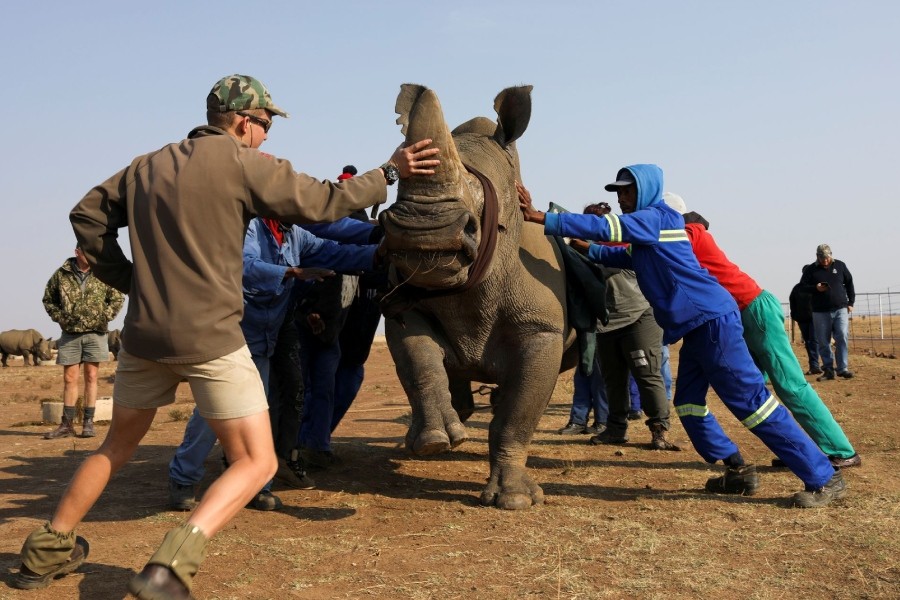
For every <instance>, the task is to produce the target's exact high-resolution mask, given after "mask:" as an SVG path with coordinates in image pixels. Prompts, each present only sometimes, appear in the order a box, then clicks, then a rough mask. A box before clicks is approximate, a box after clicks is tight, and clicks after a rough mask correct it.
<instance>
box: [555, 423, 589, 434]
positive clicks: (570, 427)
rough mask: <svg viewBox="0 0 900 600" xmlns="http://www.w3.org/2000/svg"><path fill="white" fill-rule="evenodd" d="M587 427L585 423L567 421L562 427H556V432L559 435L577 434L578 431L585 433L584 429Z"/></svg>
mask: <svg viewBox="0 0 900 600" xmlns="http://www.w3.org/2000/svg"><path fill="white" fill-rule="evenodd" d="M586 429H587V425H584V424H581V425H579V424H578V423H568V424H567V425H566V426H565V427H563V428H562V429H558V430H557V431H556V433H558V434H559V435H578V434H580V433H587V432H586V431H585V430H586Z"/></svg>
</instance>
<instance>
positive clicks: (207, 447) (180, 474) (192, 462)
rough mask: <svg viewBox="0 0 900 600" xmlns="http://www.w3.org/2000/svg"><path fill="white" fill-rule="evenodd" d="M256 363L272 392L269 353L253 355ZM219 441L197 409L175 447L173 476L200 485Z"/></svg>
mask: <svg viewBox="0 0 900 600" xmlns="http://www.w3.org/2000/svg"><path fill="white" fill-rule="evenodd" d="M251 358H252V359H253V364H255V365H256V369H257V370H258V371H259V376H260V377H261V378H262V382H263V388H264V389H265V390H266V395H267V396H268V393H269V358H268V357H266V356H251ZM215 445H216V434H215V433H214V432H213V430H212V427H210V426H209V423H207V422H206V419H204V418H203V417H201V416H200V413H199V411H197V409H196V408H195V409H194V412H193V413H192V414H191V418H190V419H189V420H188V423H187V426H186V427H185V428H184V438H183V439H182V440H181V445H179V446H178V448H176V449H175V456H173V457H172V460H171V461H170V462H169V479H172V480H174V481H175V482H176V483H178V484H179V485H197V484H198V483H200V481H201V480H202V479H203V475H204V474H205V473H206V468H205V467H204V466H203V463H204V462H205V461H206V457H207V456H209V453H210V451H211V450H212V449H213V446H215ZM271 489H272V481H271V480H270V481H269V482H268V483H266V485H265V486H263V489H262V490H260V491H263V492H268V491H271Z"/></svg>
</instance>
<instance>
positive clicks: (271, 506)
mask: <svg viewBox="0 0 900 600" xmlns="http://www.w3.org/2000/svg"><path fill="white" fill-rule="evenodd" d="M247 508H253V509H256V510H279V509H281V508H284V503H283V502H282V501H281V498H279V497H278V496H276V495H275V494H273V493H272V492H260V493H258V494H257V495H256V497H255V498H253V500H251V501H250V504H248V505H247Z"/></svg>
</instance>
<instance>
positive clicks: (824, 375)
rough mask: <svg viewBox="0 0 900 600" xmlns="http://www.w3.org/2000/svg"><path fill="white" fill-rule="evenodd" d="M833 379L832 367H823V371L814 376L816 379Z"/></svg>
mask: <svg viewBox="0 0 900 600" xmlns="http://www.w3.org/2000/svg"><path fill="white" fill-rule="evenodd" d="M833 379H834V369H829V368H827V367H826V368H825V372H824V373H822V374H821V375H819V376H818V377H816V381H832V380H833Z"/></svg>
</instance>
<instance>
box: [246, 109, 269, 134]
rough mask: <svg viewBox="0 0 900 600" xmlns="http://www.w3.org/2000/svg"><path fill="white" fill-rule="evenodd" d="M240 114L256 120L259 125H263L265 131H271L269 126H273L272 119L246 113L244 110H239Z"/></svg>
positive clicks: (253, 120)
mask: <svg viewBox="0 0 900 600" xmlns="http://www.w3.org/2000/svg"><path fill="white" fill-rule="evenodd" d="M238 114H239V115H240V116H242V117H247V118H248V119H250V120H251V121H252V122H254V123H256V124H257V125H259V126H260V127H262V128H263V131H265V132H266V133H269V128H271V127H272V121H270V120H268V119H260V118H259V117H257V116H255V115H251V114H249V113H245V112H243V111H238Z"/></svg>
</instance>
